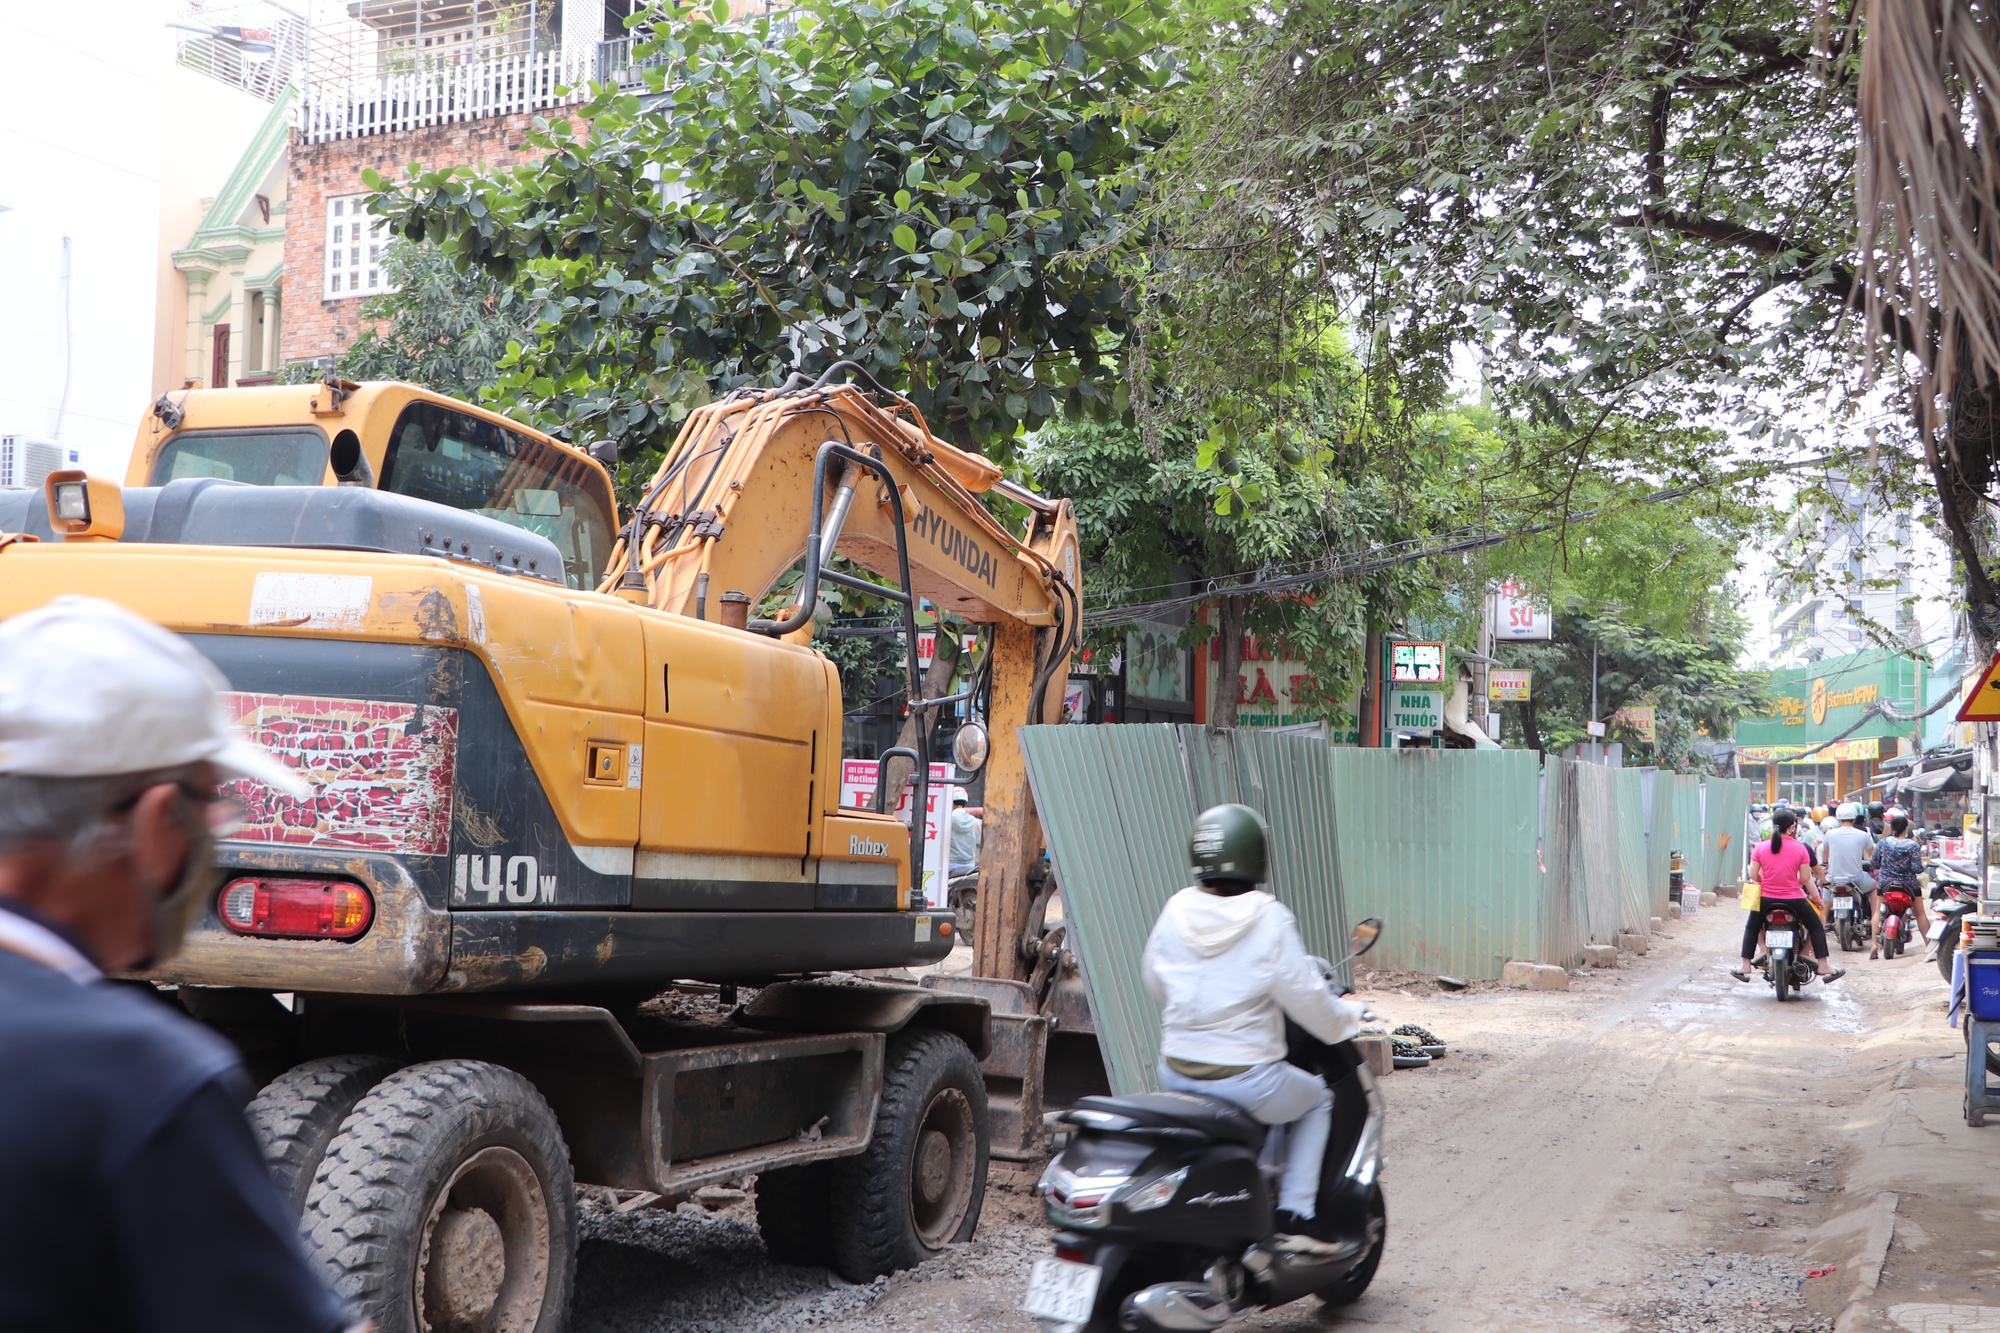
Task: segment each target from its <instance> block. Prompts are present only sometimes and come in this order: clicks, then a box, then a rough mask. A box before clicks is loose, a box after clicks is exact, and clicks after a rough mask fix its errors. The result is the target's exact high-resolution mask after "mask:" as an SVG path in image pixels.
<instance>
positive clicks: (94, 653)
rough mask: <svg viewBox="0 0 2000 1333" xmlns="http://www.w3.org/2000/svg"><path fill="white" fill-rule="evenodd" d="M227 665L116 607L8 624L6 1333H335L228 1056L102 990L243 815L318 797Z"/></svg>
mask: <svg viewBox="0 0 2000 1333" xmlns="http://www.w3.org/2000/svg"><path fill="white" fill-rule="evenodd" d="M224 686H225V682H224V681H223V679H222V677H221V675H220V673H218V672H217V671H216V670H215V668H214V667H213V666H211V665H210V664H209V663H208V661H207V660H206V659H205V658H203V657H202V656H201V655H200V654H199V653H197V652H195V650H194V649H193V648H192V647H191V646H190V645H189V644H188V643H187V642H186V641H185V640H183V639H181V638H179V637H178V636H176V635H174V634H171V633H169V632H168V631H166V630H163V629H161V628H160V627H159V626H157V625H154V624H151V623H149V622H147V621H145V620H142V619H140V618H139V617H137V616H135V615H133V614H132V613H131V612H129V611H125V610H122V609H120V608H119V607H116V606H113V605H112V604H111V603H109V602H103V601H96V600H91V599H86V598H81V597H65V598H61V599H59V600H57V601H56V602H54V603H52V604H51V605H49V606H47V607H44V608H42V609H41V610H38V611H31V612H28V613H26V614H24V615H20V616H16V617H14V618H13V619H11V620H8V621H5V622H0V1071H4V1076H0V1328H4V1329H7V1330H9V1331H10V1333H14V1331H16V1330H23V1331H25V1330H36V1331H39V1330H51V1331H53V1330H56V1329H80V1328H90V1329H107V1330H128V1329H129V1330H148V1331H151V1330H183V1329H184V1330H188V1331H189V1333H194V1330H224V1329H227V1330H246V1331H247V1330H255V1331H256V1333H262V1331H263V1330H271V1333H278V1331H279V1330H283V1331H284V1333H336V1331H337V1330H339V1329H341V1328H343V1327H344V1326H345V1325H346V1323H347V1320H346V1319H345V1317H344V1314H343V1310H342V1305H341V1302H340V1301H339V1300H338V1299H337V1298H336V1297H335V1296H334V1295H333V1294H332V1293H331V1292H329V1291H328V1290H327V1289H326V1287H325V1286H324V1285H323V1284H322V1283H321V1282H320V1281H319V1279H318V1278H316V1277H315V1276H314V1275H313V1273H312V1271H311V1270H310V1269H309V1268H308V1267H307V1266H306V1262H305V1259H304V1257H303V1255H302V1254H301V1253H300V1250H299V1246H298V1239H297V1223H296V1221H295V1220H294V1219H293V1218H291V1217H289V1216H288V1215H287V1213H286V1210H285V1207H284V1204H283V1202H282V1201H281V1200H280V1198H279V1196H278V1193H277V1189H276V1187H275V1186H274V1185H273V1184H272V1182H271V1178H270V1176H269V1174H268V1172H267V1170H266V1167H265V1165H264V1160H263V1156H262V1154H261V1153H260V1152H259V1151H258V1148H257V1144H256V1141H255V1139H253V1138H252V1136H251V1133H250V1129H249V1125H248V1124H247V1123H246V1121H245V1120H244V1118H243V1105H244V1102H245V1100H246V1099H247V1097H248V1095H249V1092H250V1089H249V1085H248V1083H247V1081H246V1080H245V1078H244V1074H243V1070H242V1066H241V1064H240V1062H239V1061H238V1059H237V1055H236V1052H235V1050H234V1049H232V1048H231V1047H230V1046H229V1045H228V1043H226V1042H225V1041H223V1040H222V1039H221V1038H220V1037H218V1036H216V1035H215V1034H214V1033H212V1032H210V1031H209V1030H208V1029H206V1028H204V1027H202V1026H201V1025H199V1024H197V1023H195V1022H193V1021H192V1020H190V1019H187V1018H184V1017H182V1016H180V1015H179V1014H178V1013H177V1012H176V1011H175V1010H174V1009H173V1008H170V1007H169V1006H168V1005H167V1004H165V1003H162V1002H161V1000H160V999H159V998H157V997H155V996H153V995H150V994H148V993H147V992H146V991H145V990H143V989H141V988H139V987H136V986H129V985H121V984H118V983H115V982H110V981H106V980H105V979H104V974H105V973H107V972H110V973H122V972H133V971H142V970H144V969H146V968H149V967H154V966H157V965H158V964H160V963H162V962H164V961H166V960H167V959H169V958H171V957H173V955H174V954H175V953H176V952H177V951H178V950H179V949H180V946H181V941H182V937H183V935H184V934H185V933H186V931H187V928H188V924H189V922H190V921H191V920H192V919H193V917H194V914H195V913H196V912H197V911H199V910H200V908H201V906H202V904H203V902H204V901H205V900H206V898H207V897H208V895H209V894H210V893H211V892H212V891H213V888H214V886H215V879H216V871H215V864H214V855H213V854H214V849H215V839H216V837H217V835H218V831H221V830H223V829H224V828H225V827H226V825H227V824H228V822H229V821H230V820H231V819H232V817H233V815H234V814H235V813H236V812H235V810H234V807H233V806H231V805H230V803H229V802H227V801H226V800H224V799H223V797H222V796H221V795H220V793H219V792H218V790H217V784H218V783H219V782H222V781H227V780H229V779H234V778H249V779H252V780H254V781H257V782H261V783H265V784H267V785H269V786H271V787H275V788H277V789H279V790H282V791H285V792H287V793H289V794H292V795H295V796H303V795H304V794H305V791H306V789H305V787H304V784H302V783H301V782H300V781H299V780H298V778H297V777H296V776H295V775H293V774H292V773H291V772H290V770H288V769H287V768H286V767H285V766H284V765H283V764H282V763H280V762H279V761H278V760H277V759H276V758H274V757H273V756H271V755H270V754H269V753H267V752H265V751H263V750H261V749H259V748H258V747H256V746H254V745H251V744H249V743H248V742H246V741H243V740H241V739H239V738H237V737H236V736H235V735H234V734H232V733H231V731H230V729H229V726H228V723H227V722H226V720H225V719H224V716H223V712H222V705H221V701H220V700H219V699H218V698H217V696H216V691H217V690H218V689H221V688H224Z"/></svg>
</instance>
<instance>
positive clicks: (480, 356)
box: [306, 245, 522, 402]
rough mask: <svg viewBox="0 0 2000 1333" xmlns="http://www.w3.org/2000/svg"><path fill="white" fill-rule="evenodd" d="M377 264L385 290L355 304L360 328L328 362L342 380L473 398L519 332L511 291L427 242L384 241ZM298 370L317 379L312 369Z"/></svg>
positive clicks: (490, 380) (493, 376) (489, 381)
mask: <svg viewBox="0 0 2000 1333" xmlns="http://www.w3.org/2000/svg"><path fill="white" fill-rule="evenodd" d="M382 269H383V273H384V275H385V276H386V277H387V278H388V280H389V282H390V283H391V284H392V285H393V290H391V291H388V292H384V293H382V294H381V295H379V296H371V297H369V298H368V300H367V301H365V302H363V303H362V306H361V317H362V318H363V319H364V320H366V321H368V327H367V328H366V329H364V330H363V332H362V334H361V336H360V337H358V338H356V339H355V340H354V343H353V345H352V346H350V347H349V348H348V349H347V350H346V351H345V352H343V353H341V355H340V356H339V357H337V358H335V361H334V368H335V369H336V370H338V371H339V372H340V373H341V374H342V375H343V376H345V377H346V378H348V379H353V380H407V381H409V382H410V383H412V384H421V385H423V386H424V387H425V388H427V389H434V390H436V391H437V392H438V393H442V394H448V395H450V396H451V397H453V398H459V399H463V400H465V401H467V402H477V401H479V397H480V393H481V391H482V390H484V389H485V388H486V387H487V386H488V385H490V384H492V383H494V382H495V381H496V380H497V379H498V378H499V375H500V372H499V370H498V365H499V362H500V361H501V359H502V358H504V357H505V356H506V354H507V345H508V343H509V342H511V341H513V340H515V339H518V338H519V337H521V335H522V325H521V322H520V310H519V303H518V301H517V300H516V299H515V293H514V292H513V291H512V290H511V289H510V288H508V287H507V286H505V285H503V284H502V283H499V282H497V281H495V280H494V279H493V278H492V277H490V276H488V275H487V274H485V273H482V272H480V271H478V270H476V269H468V270H462V269H460V268H459V267H458V266H456V265H455V264H453V263H452V262H451V260H450V259H449V258H448V257H447V256H446V255H445V254H444V252H443V251H441V250H440V249H439V248H438V247H436V246H433V245H392V246H390V247H389V253H388V254H387V255H385V256H384V257H383V260H382ZM306 370H307V372H308V375H307V377H308V378H314V379H316V378H318V375H319V371H318V369H317V368H316V367H307V368H306Z"/></svg>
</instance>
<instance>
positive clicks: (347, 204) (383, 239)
mask: <svg viewBox="0 0 2000 1333" xmlns="http://www.w3.org/2000/svg"><path fill="white" fill-rule="evenodd" d="M389 239H390V237H389V224H388V222H387V221H386V220H385V219H382V218H377V217H374V216H373V215H371V214H370V213H369V212H368V196H367V195H365V194H350V195H343V196H342V197H340V198H338V199H329V200H327V204H326V299H327V300H329V301H342V300H346V299H347V298H348V297H352V296H373V295H374V294H376V293H377V292H386V291H388V290H389V289H390V283H389V280H388V278H387V277H386V276H384V274H383V272H382V256H383V254H384V253H385V252H386V251H387V250H388V248H389Z"/></svg>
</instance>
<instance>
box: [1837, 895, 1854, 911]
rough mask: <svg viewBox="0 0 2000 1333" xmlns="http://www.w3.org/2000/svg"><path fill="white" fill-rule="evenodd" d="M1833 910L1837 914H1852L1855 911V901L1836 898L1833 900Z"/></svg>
mask: <svg viewBox="0 0 2000 1333" xmlns="http://www.w3.org/2000/svg"><path fill="white" fill-rule="evenodd" d="M1833 908H1834V910H1835V911H1836V912H1852V911H1853V910H1854V899H1852V898H1835V899H1834V900H1833Z"/></svg>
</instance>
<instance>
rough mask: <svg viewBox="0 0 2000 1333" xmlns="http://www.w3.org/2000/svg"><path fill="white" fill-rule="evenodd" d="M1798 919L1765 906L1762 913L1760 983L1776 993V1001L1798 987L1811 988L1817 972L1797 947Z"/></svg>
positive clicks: (1784, 911) (1799, 931)
mask: <svg viewBox="0 0 2000 1333" xmlns="http://www.w3.org/2000/svg"><path fill="white" fill-rule="evenodd" d="M1803 933H1804V932H1803V930H1802V929H1801V928H1800V926H1799V923H1798V919H1797V918H1796V917H1794V916H1793V915H1792V914H1791V913H1790V912H1788V911H1786V910H1785V909H1784V908H1782V907H1767V908H1766V909H1765V912H1764V980H1765V981H1767V982H1769V983H1770V984H1771V986H1772V987H1773V988H1774V989H1775V990H1776V991H1777V992H1778V1000H1779V1002H1780V1003H1783V1002H1784V1000H1785V999H1787V998H1788V997H1789V996H1791V995H1792V994H1793V993H1794V992H1796V991H1798V990H1800V989H1801V988H1803V987H1805V986H1808V985H1811V984H1812V979H1813V977H1814V976H1815V975H1817V974H1818V972H1819V969H1818V967H1816V966H1815V965H1814V964H1813V962H1812V960H1811V959H1809V958H1807V957H1806V956H1805V954H1804V952H1803V951H1801V949H1800V947H1799V946H1800V945H1801V944H1803V943H1804V942H1805V941H1804V940H1802V939H1800V936H1801V935H1802V934H1803Z"/></svg>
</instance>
